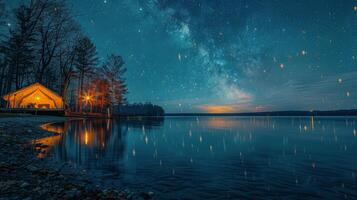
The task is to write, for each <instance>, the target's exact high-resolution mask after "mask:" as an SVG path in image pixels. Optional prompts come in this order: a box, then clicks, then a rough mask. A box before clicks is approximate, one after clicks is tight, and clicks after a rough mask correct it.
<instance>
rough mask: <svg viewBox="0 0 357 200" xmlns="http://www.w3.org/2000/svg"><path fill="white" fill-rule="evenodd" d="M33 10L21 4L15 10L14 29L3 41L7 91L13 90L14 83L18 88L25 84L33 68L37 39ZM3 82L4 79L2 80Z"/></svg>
mask: <svg viewBox="0 0 357 200" xmlns="http://www.w3.org/2000/svg"><path fill="white" fill-rule="evenodd" d="M30 15H31V12H30V10H29V9H28V8H27V7H25V6H23V5H22V6H20V7H19V8H18V9H16V11H15V17H16V18H15V22H16V24H15V25H14V29H12V30H10V34H9V39H8V41H6V42H4V43H3V50H4V53H5V58H6V64H7V69H5V71H6V74H7V76H6V80H4V84H5V92H9V91H10V90H11V87H12V85H15V88H16V89H19V88H20V87H22V86H23V84H24V83H25V81H28V79H29V75H30V74H31V69H32V66H33V64H34V61H33V60H34V48H33V43H34V41H35V39H34V34H33V31H32V30H33V27H32V19H31V16H30ZM2 82H3V81H2Z"/></svg>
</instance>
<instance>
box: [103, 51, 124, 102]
mask: <svg viewBox="0 0 357 200" xmlns="http://www.w3.org/2000/svg"><path fill="white" fill-rule="evenodd" d="M102 72H103V74H104V76H105V78H106V79H107V80H108V81H109V84H110V91H109V93H110V96H111V104H112V106H114V105H120V104H123V103H125V102H126V98H125V94H127V92H128V89H127V86H126V84H125V78H124V74H125V72H126V68H125V67H124V61H123V58H122V57H121V56H118V55H113V54H112V55H110V56H108V58H107V61H106V62H105V63H104V65H103V67H102Z"/></svg>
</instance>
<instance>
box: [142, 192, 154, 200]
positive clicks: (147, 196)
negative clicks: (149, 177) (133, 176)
mask: <svg viewBox="0 0 357 200" xmlns="http://www.w3.org/2000/svg"><path fill="white" fill-rule="evenodd" d="M140 196H141V197H143V198H144V199H152V197H153V196H154V192H152V191H149V192H142V193H140Z"/></svg>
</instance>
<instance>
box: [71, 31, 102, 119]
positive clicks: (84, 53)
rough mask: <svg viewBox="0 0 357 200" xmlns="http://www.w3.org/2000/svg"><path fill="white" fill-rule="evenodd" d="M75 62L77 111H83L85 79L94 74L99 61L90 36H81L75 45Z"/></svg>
mask: <svg viewBox="0 0 357 200" xmlns="http://www.w3.org/2000/svg"><path fill="white" fill-rule="evenodd" d="M75 54H76V56H75V60H74V64H75V66H76V70H77V73H78V85H77V87H78V90H77V91H78V92H77V111H78V112H82V98H83V84H84V79H85V78H86V77H88V76H89V75H91V74H93V71H94V68H95V66H96V65H97V63H98V57H97V50H96V47H95V46H94V44H93V43H92V41H91V40H90V39H89V38H88V37H83V38H81V39H80V40H79V41H78V43H77V45H76V47H75Z"/></svg>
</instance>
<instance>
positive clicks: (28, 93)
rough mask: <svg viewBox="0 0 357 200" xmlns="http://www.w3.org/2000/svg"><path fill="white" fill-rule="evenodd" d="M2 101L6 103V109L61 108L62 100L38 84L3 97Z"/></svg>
mask: <svg viewBox="0 0 357 200" xmlns="http://www.w3.org/2000/svg"><path fill="white" fill-rule="evenodd" d="M3 99H4V100H5V101H7V105H8V106H7V107H8V108H44V109H62V108H63V100H62V98H61V97H60V96H59V95H58V94H57V93H55V92H53V91H52V90H50V89H48V88H46V87H45V86H43V85H41V84H40V83H34V84H32V85H29V86H27V87H23V88H21V89H19V90H17V91H14V92H11V93H9V94H7V95H5V96H3Z"/></svg>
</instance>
